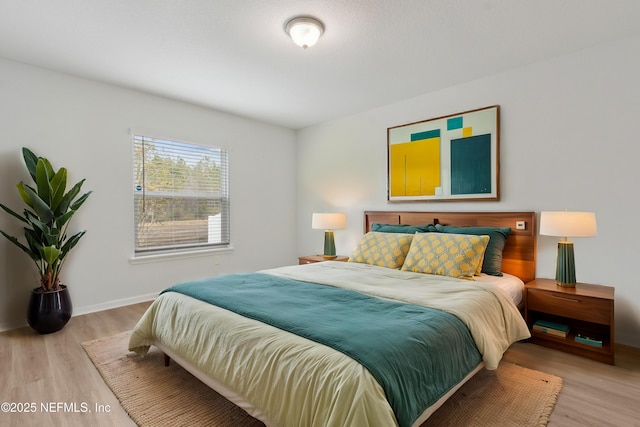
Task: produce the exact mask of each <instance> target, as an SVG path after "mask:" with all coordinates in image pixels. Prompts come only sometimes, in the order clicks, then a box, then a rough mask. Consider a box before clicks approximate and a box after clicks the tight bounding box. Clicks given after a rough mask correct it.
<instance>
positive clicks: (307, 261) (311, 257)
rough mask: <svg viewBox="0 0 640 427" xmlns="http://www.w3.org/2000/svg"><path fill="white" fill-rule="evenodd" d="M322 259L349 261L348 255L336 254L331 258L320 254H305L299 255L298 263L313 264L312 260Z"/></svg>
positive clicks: (320, 260)
mask: <svg viewBox="0 0 640 427" xmlns="http://www.w3.org/2000/svg"><path fill="white" fill-rule="evenodd" d="M322 261H342V262H347V261H349V257H348V256H342V255H338V256H337V257H335V258H333V259H327V258H325V257H324V256H322V255H307V256H301V257H299V258H298V264H299V265H302V264H313V263H314V262H322Z"/></svg>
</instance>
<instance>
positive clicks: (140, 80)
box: [0, 0, 640, 129]
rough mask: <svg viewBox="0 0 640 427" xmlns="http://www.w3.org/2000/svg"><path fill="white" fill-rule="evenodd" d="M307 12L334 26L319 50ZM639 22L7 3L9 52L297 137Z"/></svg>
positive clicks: (542, 4) (624, 4)
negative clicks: (309, 38) (298, 30)
mask: <svg viewBox="0 0 640 427" xmlns="http://www.w3.org/2000/svg"><path fill="white" fill-rule="evenodd" d="M297 15H312V16H315V17H316V18H318V19H320V20H321V21H322V22H323V23H324V25H325V33H324V34H323V36H322V37H321V38H320V40H319V42H318V44H317V45H315V46H313V47H311V48H309V49H307V50H303V49H302V48H300V47H298V46H296V45H295V44H293V42H292V41H291V40H290V39H289V38H288V36H287V35H286V34H285V32H284V24H285V22H286V21H287V20H289V19H290V18H292V17H294V16H297ZM638 22H640V1H638V0H0V56H1V57H5V58H8V59H11V60H15V61H20V62H24V63H28V64H32V65H36V66H39V67H44V68H47V69H51V70H57V71H61V72H64V73H69V74H72V75H76V76H81V77H86V78H90V79H95V80H99V81H103V82H108V83H112V84H116V85H121V86H124V87H128V88H133V89H138V90H142V91H146V92H150V93H153V94H157V95H161V96H165V97H169V98H173V99H179V100H182V101H186V102H190V103H194V104H197V105H202V106H206V107H210V108H214V109H216V110H221V111H226V112H229V113H233V114H238V115H241V116H245V117H249V118H252V119H256V120H260V121H264V122H268V123H273V124H277V125H281V126H286V127H289V128H293V129H298V128H303V127H306V126H309V125H313V124H316V123H321V122H323V121H327V120H330V119H333V118H336V117H341V116H345V115H349V114H353V113H357V112H361V111H365V110H368V109H372V108H376V107H379V106H383V105H387V104H392V103H394V102H398V101H401V100H404V99H408V98H411V97H413V96H418V95H421V94H425V93H428V92H432V91H436V90H439V89H441V88H444V87H449V86H452V85H456V84H459V83H462V82H465V81H470V80H473V79H477V78H480V77H483V76H486V75H490V74H495V73H499V72H501V71H504V70H508V69H512V68H515V67H520V66H523V65H526V64H529V63H532V62H536V61H540V60H543V59H545V58H550V57H554V56H557V55H562V54H565V53H568V52H572V51H576V50H580V49H584V48H586V47H589V46H593V45H595V44H599V43H605V42H609V41H613V40H616V39H621V38H626V37H631V36H635V35H638V34H640V25H639V24H638ZM636 54H637V53H636Z"/></svg>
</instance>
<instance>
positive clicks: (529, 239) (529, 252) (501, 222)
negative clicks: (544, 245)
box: [364, 211, 536, 283]
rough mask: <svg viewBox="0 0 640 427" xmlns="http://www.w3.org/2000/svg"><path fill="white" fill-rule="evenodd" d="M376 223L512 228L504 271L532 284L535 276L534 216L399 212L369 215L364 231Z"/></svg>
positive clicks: (504, 260) (491, 213) (508, 213)
mask: <svg viewBox="0 0 640 427" xmlns="http://www.w3.org/2000/svg"><path fill="white" fill-rule="evenodd" d="M516 221H524V224H525V229H524V230H516ZM374 222H377V223H382V224H408V225H420V224H442V225H455V226H458V227H473V226H487V227H509V228H511V233H509V237H508V238H507V243H506V245H505V247H504V251H503V252H502V271H504V272H505V273H509V274H513V275H514V276H517V277H519V278H520V279H522V281H524V282H525V283H526V282H529V281H531V280H533V279H534V278H535V276H536V213H535V212H397V211H366V212H365V213H364V231H365V233H366V232H369V231H370V230H371V224H373V223H374Z"/></svg>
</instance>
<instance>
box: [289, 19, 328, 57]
mask: <svg viewBox="0 0 640 427" xmlns="http://www.w3.org/2000/svg"><path fill="white" fill-rule="evenodd" d="M284 30H285V31H286V33H287V34H289V37H291V40H293V42H294V43H295V44H297V45H298V46H300V47H302V48H303V49H306V48H308V47H309V46H313V45H314V44H316V42H317V41H318V39H319V38H320V36H321V35H322V33H323V32H324V25H322V22H320V21H318V20H317V19H316V18H312V17H310V16H298V17H296V18H293V19H291V20H289V21H288V22H287V24H286V25H285V28H284Z"/></svg>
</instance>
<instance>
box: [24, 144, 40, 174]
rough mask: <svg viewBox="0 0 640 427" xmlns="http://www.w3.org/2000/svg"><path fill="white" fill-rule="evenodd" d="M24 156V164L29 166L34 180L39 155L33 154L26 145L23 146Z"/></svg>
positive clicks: (28, 168)
mask: <svg viewBox="0 0 640 427" xmlns="http://www.w3.org/2000/svg"><path fill="white" fill-rule="evenodd" d="M22 157H23V158H24V164H25V165H26V166H27V170H28V171H29V174H30V175H31V178H32V179H33V181H34V182H35V181H36V165H37V164H38V156H36V155H35V154H33V151H31V150H29V149H28V148H26V147H22Z"/></svg>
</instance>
